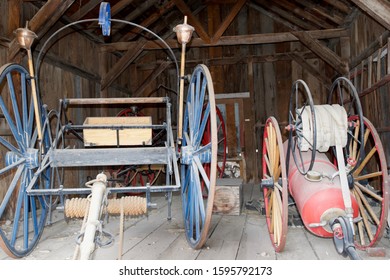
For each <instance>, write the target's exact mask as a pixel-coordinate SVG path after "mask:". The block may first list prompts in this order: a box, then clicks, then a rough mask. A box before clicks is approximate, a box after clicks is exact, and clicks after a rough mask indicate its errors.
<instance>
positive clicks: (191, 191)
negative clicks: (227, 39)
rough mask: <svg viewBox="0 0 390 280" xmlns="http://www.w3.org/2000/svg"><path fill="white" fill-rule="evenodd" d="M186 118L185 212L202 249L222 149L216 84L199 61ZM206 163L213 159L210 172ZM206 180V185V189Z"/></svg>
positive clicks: (190, 236) (194, 243) (190, 234)
mask: <svg viewBox="0 0 390 280" xmlns="http://www.w3.org/2000/svg"><path fill="white" fill-rule="evenodd" d="M204 105H205V106H206V109H204ZM183 121H184V123H183V140H182V147H181V181H182V189H181V194H182V204H183V205H182V206H183V216H184V224H185V232H186V238H187V241H188V243H189V244H190V246H191V247H192V248H194V249H199V248H201V247H202V246H203V245H204V243H205V242H206V240H207V238H208V232H209V228H210V223H211V216H212V210H213V202H214V193H215V184H216V177H217V151H218V138H217V120H216V109H215V97H214V87H213V83H212V80H211V75H210V72H209V70H208V68H207V67H206V66H205V65H198V66H197V67H196V68H195V70H194V73H193V74H192V76H191V80H190V83H189V89H188V95H187V102H186V104H185V113H184V119H183ZM208 122H210V125H211V129H210V131H211V137H209V136H210V135H208V137H209V139H210V141H209V143H205V142H204V141H202V139H203V137H204V135H205V127H206V124H207V123H208ZM204 163H210V176H208V175H207V174H206V172H205V170H204V167H203V164H204ZM202 183H203V184H204V185H205V186H206V187H204V189H203V191H202V186H201V185H202ZM205 192H206V193H205Z"/></svg>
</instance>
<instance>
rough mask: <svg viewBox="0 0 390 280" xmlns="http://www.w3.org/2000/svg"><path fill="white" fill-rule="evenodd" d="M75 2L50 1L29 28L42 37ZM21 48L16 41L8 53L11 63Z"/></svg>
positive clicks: (37, 14) (35, 16) (33, 19)
mask: <svg viewBox="0 0 390 280" xmlns="http://www.w3.org/2000/svg"><path fill="white" fill-rule="evenodd" d="M74 1H75V0H48V1H47V2H46V4H45V5H43V7H42V8H41V9H40V10H39V11H38V12H37V13H36V14H35V15H34V17H33V18H32V19H31V20H30V22H29V28H30V29H31V30H32V31H34V32H35V33H36V34H37V35H38V38H42V36H43V35H44V34H45V33H46V32H47V31H48V30H49V29H50V28H51V27H52V26H53V25H54V24H55V23H56V22H57V21H58V19H59V18H60V17H61V16H62V15H63V14H64V13H65V12H66V10H67V9H68V8H69V7H70V6H71V5H72V4H73V2H74ZM19 50H20V46H19V44H18V43H17V41H16V39H14V40H13V41H12V42H11V44H10V48H9V51H8V60H9V61H11V60H13V59H14V58H15V56H16V55H17V54H18V53H19Z"/></svg>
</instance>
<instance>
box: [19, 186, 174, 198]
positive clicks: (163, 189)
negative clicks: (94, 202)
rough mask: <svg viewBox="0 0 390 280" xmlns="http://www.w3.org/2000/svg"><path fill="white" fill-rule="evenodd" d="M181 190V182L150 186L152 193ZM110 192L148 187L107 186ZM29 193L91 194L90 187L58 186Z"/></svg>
mask: <svg viewBox="0 0 390 280" xmlns="http://www.w3.org/2000/svg"><path fill="white" fill-rule="evenodd" d="M179 190H180V184H177V185H169V186H163V185H160V186H156V185H153V187H150V188H149V191H150V192H152V193H158V192H174V191H179ZM107 191H108V193H139V192H145V193H146V192H147V191H148V188H147V187H141V186H140V187H132V186H130V187H118V188H107ZM26 192H27V194H28V195H31V196H41V195H60V196H61V195H70V194H79V195H81V194H90V193H91V189H90V188H58V189H30V190H27V191H26Z"/></svg>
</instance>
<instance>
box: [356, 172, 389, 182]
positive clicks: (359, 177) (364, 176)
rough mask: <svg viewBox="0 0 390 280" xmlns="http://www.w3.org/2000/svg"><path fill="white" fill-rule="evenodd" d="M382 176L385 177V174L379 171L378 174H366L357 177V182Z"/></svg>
mask: <svg viewBox="0 0 390 280" xmlns="http://www.w3.org/2000/svg"><path fill="white" fill-rule="evenodd" d="M380 176H383V172H382V171H377V172H372V173H369V174H364V175H362V176H358V177H355V180H356V181H362V180H367V179H371V178H375V177H380Z"/></svg>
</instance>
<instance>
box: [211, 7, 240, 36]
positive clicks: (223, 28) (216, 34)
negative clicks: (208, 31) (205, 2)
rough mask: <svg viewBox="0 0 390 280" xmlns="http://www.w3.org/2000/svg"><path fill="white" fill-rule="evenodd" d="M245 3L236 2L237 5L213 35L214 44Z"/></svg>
mask: <svg viewBox="0 0 390 280" xmlns="http://www.w3.org/2000/svg"><path fill="white" fill-rule="evenodd" d="M245 3H246V0H238V1H237V3H236V4H235V5H234V6H233V8H232V10H231V11H230V13H229V14H228V16H227V17H226V18H225V19H224V20H223V22H222V23H221V25H220V26H219V27H218V29H217V31H216V32H215V33H214V35H213V38H212V39H211V41H212V42H216V41H218V40H219V38H220V37H221V36H222V34H223V33H225V31H226V29H227V28H228V27H229V25H230V24H231V23H232V21H233V20H234V19H235V18H236V16H237V14H238V13H239V12H240V11H241V8H242V7H243V6H244V4H245Z"/></svg>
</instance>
